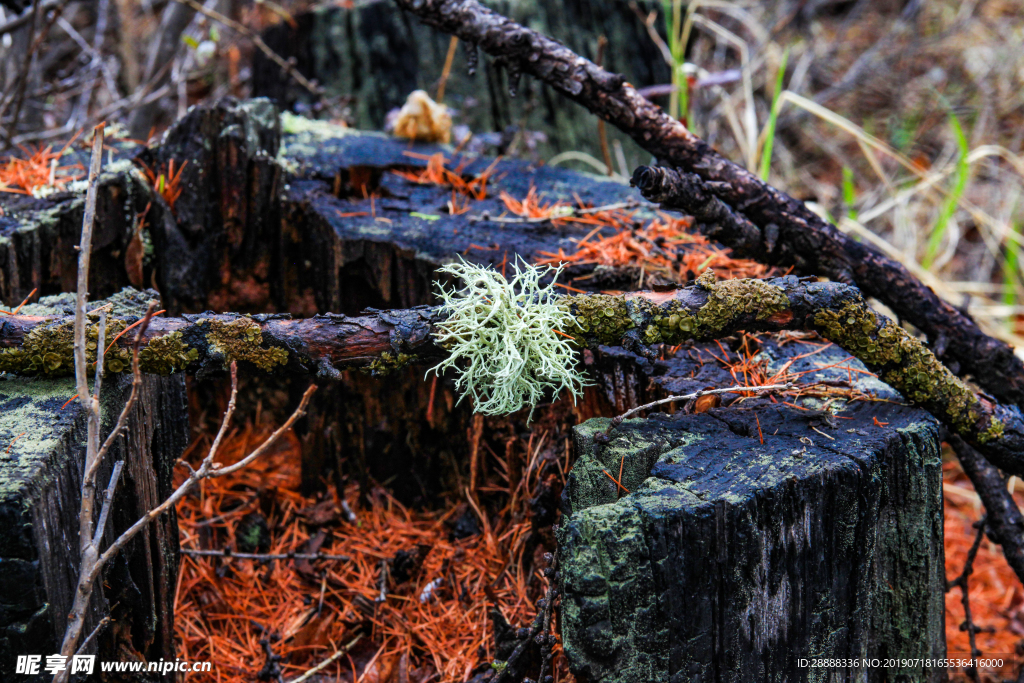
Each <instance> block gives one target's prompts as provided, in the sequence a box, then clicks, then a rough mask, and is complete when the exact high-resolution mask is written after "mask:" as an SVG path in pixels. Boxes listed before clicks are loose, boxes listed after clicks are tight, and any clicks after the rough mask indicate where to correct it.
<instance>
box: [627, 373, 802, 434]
mask: <svg viewBox="0 0 1024 683" xmlns="http://www.w3.org/2000/svg"><path fill="white" fill-rule="evenodd" d="M795 388H796V385H795V384H792V383H789V384H765V385H763V386H759V387H743V386H736V387H725V388H723V389H703V390H701V391H695V392H693V393H692V394H684V395H682V396H667V397H665V398H662V399H658V400H657V401H651V402H650V403H645V404H644V405H642V406H637V407H636V408H632V409H630V410H627V411H626V412H624V413H623V414H622V415H616V416H615V417H613V418H612V425H613V426H616V427H617V426H619V425H620V424H622V423H623V421H624V420H627V419H629V418H630V417H631V416H633V415H636V414H637V413H641V412H643V411H645V410H650V409H651V408H654V407H655V406H660V405H664V404H666V403H674V402H676V401H693V400H695V399H698V398H700V397H701V396H714V395H716V394H731V393H734V392H735V393H739V392H741V391H749V392H753V393H755V394H762V393H765V392H768V391H786V390H788V389H795Z"/></svg>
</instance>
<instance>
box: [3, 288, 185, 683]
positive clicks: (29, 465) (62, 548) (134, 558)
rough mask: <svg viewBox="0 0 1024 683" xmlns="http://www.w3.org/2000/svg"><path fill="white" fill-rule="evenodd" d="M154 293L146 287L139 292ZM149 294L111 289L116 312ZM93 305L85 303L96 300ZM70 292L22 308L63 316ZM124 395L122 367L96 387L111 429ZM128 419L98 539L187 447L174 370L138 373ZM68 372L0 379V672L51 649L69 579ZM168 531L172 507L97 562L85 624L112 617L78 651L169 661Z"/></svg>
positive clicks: (74, 416)
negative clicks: (112, 556)
mask: <svg viewBox="0 0 1024 683" xmlns="http://www.w3.org/2000/svg"><path fill="white" fill-rule="evenodd" d="M149 294H150V295H155V292H149ZM149 298H151V297H150V296H148V295H145V293H144V294H143V295H134V296H115V297H113V298H112V299H110V301H113V302H114V303H115V306H114V312H115V314H120V315H142V314H143V313H144V312H145V300H148V299H149ZM101 303H103V302H97V303H95V304H93V306H96V305H100V304H101ZM73 306H74V295H73V294H68V295H64V296H57V297H52V298H49V299H47V300H45V301H43V302H41V303H40V304H39V305H31V306H27V307H26V309H23V310H27V311H28V313H30V314H34V315H53V314H62V313H63V312H64V310H65V309H67V310H71V309H72V308H73ZM130 392H131V377H130V375H117V376H114V377H113V378H110V379H108V381H107V382H105V383H104V387H103V403H104V424H103V432H102V433H101V438H103V436H105V435H106V434H107V433H109V430H110V429H111V428H112V427H113V425H114V422H115V421H116V419H117V415H118V413H119V412H120V410H121V408H122V407H123V405H124V403H125V401H126V400H127V398H128V395H129V394H130ZM141 392H142V393H141V394H140V396H139V399H138V400H137V402H136V403H135V406H134V408H133V409H132V412H131V414H130V417H129V418H128V422H127V428H126V430H125V435H124V436H123V437H122V438H120V439H118V440H117V441H115V443H114V445H113V447H112V448H111V451H110V453H109V455H108V457H107V461H106V463H105V464H104V466H103V467H102V468H101V470H100V473H99V481H102V482H104V487H105V485H106V482H107V481H108V479H109V478H110V473H111V470H112V467H113V464H114V463H115V462H117V461H119V460H123V461H124V463H125V464H124V468H123V471H122V474H121V479H120V485H119V487H118V490H117V494H116V495H117V502H116V503H115V505H114V507H113V510H112V514H111V521H110V523H109V525H108V529H107V536H106V542H108V543H109V542H110V541H112V540H113V539H114V538H116V537H117V536H118V535H119V534H120V533H121V532H122V531H124V530H125V529H127V528H128V527H129V526H131V524H133V523H134V522H135V521H136V520H137V519H138V518H139V517H140V516H141V515H142V514H143V513H145V512H146V511H148V510H150V509H151V508H153V507H155V506H156V504H158V503H159V502H160V501H162V500H163V499H164V498H166V497H167V496H168V495H169V494H170V492H171V474H172V473H171V470H172V468H173V465H174V462H175V460H176V459H177V458H178V457H179V456H180V455H181V453H182V451H183V450H184V447H185V445H186V444H187V443H188V436H189V435H188V414H187V411H186V402H185V383H184V379H183V376H182V375H180V374H178V375H173V376H170V377H160V376H156V375H147V376H145V378H144V380H143V384H142V389H141ZM74 394H75V382H74V378H71V377H67V378H60V379H43V378H29V377H10V376H6V375H4V376H0V444H2V446H0V448H2V450H0V679H2V680H14V679H16V678H23V679H24V680H26V681H29V680H31V681H40V682H41V681H45V680H49V679H50V677H51V676H50V675H40V676H38V677H24V676H21V677H19V676H15V674H14V670H15V661H16V657H17V655H24V654H38V655H44V656H45V655H50V654H53V653H56V652H59V651H60V643H61V639H62V637H63V634H64V629H65V624H66V621H67V617H66V615H67V613H68V611H69V610H70V609H71V604H72V600H73V597H74V596H73V593H74V590H75V586H76V585H77V579H78V559H77V558H78V555H77V549H78V540H77V539H78V527H79V523H78V511H79V508H80V499H81V478H82V471H81V468H82V464H83V458H84V455H85V445H84V444H85V432H86V416H85V413H84V411H83V410H82V409H81V407H80V405H79V403H78V402H77V401H71V402H68V400H69V399H70V398H71V397H72V396H73V395H74ZM65 403H67V405H65ZM177 571H178V529H177V521H176V519H175V516H174V513H173V512H171V513H170V514H168V515H166V516H164V517H162V518H161V519H159V520H157V521H156V522H154V523H153V524H152V525H151V526H150V527H149V529H148V530H146V531H143V532H142V533H141V534H140V535H139V536H138V537H137V538H136V539H135V540H133V541H132V542H131V543H130V544H129V545H128V547H127V549H126V551H125V552H123V553H122V554H121V555H120V556H119V557H118V558H117V559H116V560H115V561H114V562H113V563H112V564H111V566H110V567H109V568H108V569H107V571H106V574H105V578H104V580H103V581H100V582H98V585H97V589H96V592H95V593H94V595H93V601H92V605H91V614H90V616H89V617H88V620H87V623H86V626H85V631H86V633H89V632H91V631H92V630H93V629H94V628H95V627H96V626H97V624H99V622H100V620H101V619H102V618H103V617H105V616H108V615H109V616H110V617H111V618H112V620H111V622H110V624H109V625H108V626H107V627H105V628H104V630H102V631H101V632H100V634H99V635H98V637H97V638H96V639H95V640H94V642H93V643H92V644H91V645H90V648H89V649H88V650H87V652H91V653H98V659H100V660H120V661H126V660H132V659H134V660H148V661H153V660H159V659H161V658H163V659H167V660H173V659H174V657H175V650H174V626H173V617H174V615H173V609H174V588H175V580H176V576H177Z"/></svg>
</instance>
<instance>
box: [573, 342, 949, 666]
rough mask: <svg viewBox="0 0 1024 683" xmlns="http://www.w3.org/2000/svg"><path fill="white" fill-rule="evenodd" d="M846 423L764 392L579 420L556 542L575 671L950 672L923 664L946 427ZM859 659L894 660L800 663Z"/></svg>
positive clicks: (871, 413)
mask: <svg viewBox="0 0 1024 683" xmlns="http://www.w3.org/2000/svg"><path fill="white" fill-rule="evenodd" d="M801 351H803V349H801ZM832 358H833V359H834V358H835V357H834V356H833V357H832ZM841 358H842V356H840V359H841ZM817 360H821V357H820V356H819V357H818V358H817ZM865 388H866V387H865ZM841 417H842V418H843V419H842V420H841V421H839V422H838V423H837V426H836V427H835V428H830V427H829V426H827V425H826V424H825V423H824V422H820V423H817V424H816V423H814V422H811V421H809V420H808V419H807V413H806V412H805V411H800V410H796V409H794V408H790V407H789V406H785V405H782V404H772V403H770V402H768V400H767V399H762V400H761V401H752V402H748V403H744V404H742V406H741V407H738V408H712V409H711V410H710V411H708V412H705V413H701V414H696V415H682V414H677V415H675V416H668V415H664V414H657V415H654V416H652V417H651V418H648V419H635V420H627V421H626V422H625V423H623V424H622V425H621V426H619V427H618V428H616V429H615V430H614V431H612V432H611V439H610V440H608V439H606V438H604V435H605V432H606V430H607V429H608V427H609V420H607V419H605V418H596V419H592V420H589V421H588V422H586V423H584V424H582V425H580V426H578V427H576V428H575V450H576V457H577V462H576V465H575V466H574V468H573V470H572V472H571V473H570V475H569V481H568V484H567V488H566V492H565V494H564V497H563V501H564V506H565V508H564V512H565V513H566V518H565V519H564V521H563V522H562V524H561V525H560V528H559V530H558V534H557V535H558V542H559V564H560V571H561V589H562V603H561V605H562V607H561V627H562V642H563V645H564V647H565V651H566V654H567V655H568V658H569V662H570V666H571V668H572V670H573V672H574V673H575V674H576V676H577V679H578V680H581V681H587V683H635V682H636V681H771V682H776V683H781V682H782V681H790V682H794V681H819V680H829V681H832V680H836V681H853V680H857V681H870V682H872V683H876V682H877V683H880V682H882V681H896V680H907V681H921V682H929V683H930V682H933V681H944V680H946V672H945V669H944V668H939V667H934V668H929V667H926V666H924V664H923V662H922V659H925V658H941V657H945V656H946V648H945V628H944V603H943V593H944V588H945V577H944V575H943V560H942V476H941V459H940V456H939V434H938V432H939V429H938V425H937V424H936V423H935V421H934V420H932V419H931V418H930V417H929V416H928V415H927V414H926V413H924V412H923V411H921V410H918V409H913V408H909V407H906V406H902V405H898V404H896V403H874V402H856V403H852V404H848V405H847V406H846V407H845V408H844V409H843V411H842V413H841ZM873 418H877V419H878V421H879V423H881V425H883V426H878V424H876V423H875V422H874V420H873ZM814 426H816V427H817V432H816V431H814V430H812V427H814ZM824 434H827V435H828V436H825V435H824ZM759 435H763V443H762V442H761V439H760V438H759ZM620 467H621V468H622V469H621V471H622V477H621V483H622V485H623V486H624V487H625V489H626V490H623V489H622V488H620V487H617V486H616V484H615V483H614V482H613V481H612V480H611V478H610V477H609V474H607V473H610V474H611V477H615V478H617V477H618V473H619V471H620ZM854 658H857V659H863V658H868V659H874V658H879V659H880V664H879V665H878V666H870V665H869V666H855V667H850V668H846V669H845V670H844V668H840V667H823V668H812V667H810V666H808V663H801V661H800V660H801V659H806V660H826V659H854ZM890 658H897V659H899V658H907V660H910V661H905V662H901V663H897V664H895V665H891V664H890V662H891V659H890ZM881 660H884V661H881ZM915 660H916V663H915Z"/></svg>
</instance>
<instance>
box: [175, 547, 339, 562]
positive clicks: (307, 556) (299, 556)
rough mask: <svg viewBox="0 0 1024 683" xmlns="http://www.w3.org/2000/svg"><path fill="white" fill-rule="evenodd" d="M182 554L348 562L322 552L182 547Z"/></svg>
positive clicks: (241, 558)
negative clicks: (270, 551)
mask: <svg viewBox="0 0 1024 683" xmlns="http://www.w3.org/2000/svg"><path fill="white" fill-rule="evenodd" d="M181 554H182V555H188V556H189V557H223V558H224V559H227V560H231V559H234V560H264V561H265V560H310V561H313V560H334V561H336V562H348V561H349V560H350V559H352V558H350V557H349V556H348V555H325V554H324V553H236V552H235V551H233V550H196V549H193V548H182V549H181Z"/></svg>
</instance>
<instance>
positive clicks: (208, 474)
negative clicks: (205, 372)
mask: <svg viewBox="0 0 1024 683" xmlns="http://www.w3.org/2000/svg"><path fill="white" fill-rule="evenodd" d="M231 384H232V388H231V401H230V402H229V404H228V412H227V413H225V415H224V421H223V422H222V423H221V429H220V431H219V432H218V433H217V437H216V438H215V439H214V442H213V446H212V447H211V448H210V453H209V454H208V455H207V456H206V458H204V459H203V462H202V464H201V465H200V467H199V469H198V470H196V471H195V472H193V473H192V474H191V475H189V478H188V479H186V480H185V481H184V482H182V484H181V485H180V486H179V487H178V488H177V489H176V490H175V491H174V493H172V494H171V495H170V496H169V497H168V498H167V499H166V500H165V501H164V502H163V503H161V504H160V505H158V506H156V507H155V508H153V509H152V510H150V511H149V512H147V513H146V514H145V515H143V516H142V517H141V518H140V519H139V521H137V522H135V524H133V525H132V526H130V527H129V528H128V530H127V531H125V532H124V533H123V534H121V536H120V537H119V538H118V539H117V540H116V541H114V542H113V543H112V544H111V545H110V547H109V548H107V549H106V551H104V553H103V554H102V555H101V556H100V558H99V560H98V562H97V564H98V566H100V567H102V566H103V565H104V564H106V563H107V562H109V561H110V559H111V558H113V557H114V555H116V554H117V552H118V551H119V550H120V549H121V548H123V547H124V545H125V544H126V543H128V541H130V540H131V539H132V538H134V537H135V535H136V534H138V533H139V532H140V531H142V530H143V529H145V528H146V527H147V526H149V523H150V522H152V521H153V520H154V519H156V518H157V517H159V516H160V515H162V514H163V513H165V512H167V510H169V509H170V508H171V507H173V506H174V505H176V504H177V503H178V501H179V500H181V499H182V498H184V497H185V496H186V495H187V494H188V493H189V492H190V491H191V490H192V489H193V488H194V487H195V486H196V485H197V484H198V483H199V481H200V480H202V479H207V478H213V477H222V476H224V475H226V474H231V473H232V472H236V471H238V470H240V469H242V468H243V467H245V466H246V465H248V464H249V463H251V462H252V461H253V460H255V459H256V458H258V457H260V456H261V455H263V454H264V453H266V452H267V451H268V450H269V449H270V447H271V446H273V445H274V444H275V443H276V442H277V440H278V439H280V438H281V436H282V435H283V434H284V433H285V432H287V431H288V430H289V429H291V428H292V425H293V424H295V421H296V420H298V419H299V418H300V417H302V416H303V415H305V413H306V406H307V405H309V399H310V397H312V395H313V392H314V391H316V385H311V386H310V387H309V388H308V389H306V393H304V394H303V395H302V401H301V402H300V403H299V407H298V408H296V409H295V412H294V413H292V414H291V416H290V417H289V418H288V419H287V420H286V421H285V423H284V424H283V425H281V427H279V428H278V429H277V430H276V431H275V432H274V433H273V434H271V435H270V436H269V437H268V438H267V440H266V441H264V442H263V443H262V444H261V445H260V446H259V448H257V449H256V450H254V451H253V452H252V453H250V454H249V455H247V456H246V457H245V458H243V459H242V460H240V461H238V462H237V463H235V464H234V465H231V466H229V467H221V466H220V465H219V464H217V463H215V462H214V461H213V457H214V456H215V455H216V453H217V447H219V446H220V442H221V440H222V439H223V437H224V434H225V433H226V432H227V425H228V424H229V422H230V417H231V415H233V414H234V409H235V398H236V395H237V393H238V372H237V367H236V365H235V363H234V362H232V363H231Z"/></svg>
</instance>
